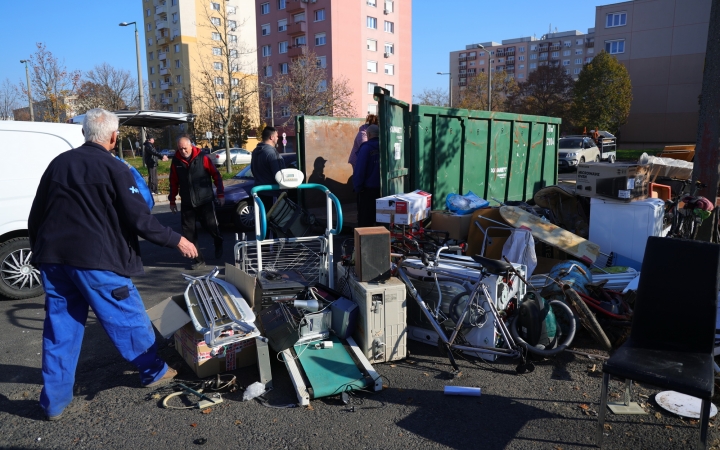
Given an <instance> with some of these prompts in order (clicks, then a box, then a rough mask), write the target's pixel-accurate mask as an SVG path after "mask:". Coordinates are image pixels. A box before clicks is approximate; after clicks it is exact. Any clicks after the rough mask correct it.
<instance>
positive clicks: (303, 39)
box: [294, 36, 307, 46]
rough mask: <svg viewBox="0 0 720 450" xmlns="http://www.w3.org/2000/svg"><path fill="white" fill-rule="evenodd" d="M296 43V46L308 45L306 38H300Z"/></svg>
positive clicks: (296, 39)
mask: <svg viewBox="0 0 720 450" xmlns="http://www.w3.org/2000/svg"><path fill="white" fill-rule="evenodd" d="M294 41H295V45H296V46H299V45H305V44H307V41H306V40H305V36H298V37H296V38H295V40H294Z"/></svg>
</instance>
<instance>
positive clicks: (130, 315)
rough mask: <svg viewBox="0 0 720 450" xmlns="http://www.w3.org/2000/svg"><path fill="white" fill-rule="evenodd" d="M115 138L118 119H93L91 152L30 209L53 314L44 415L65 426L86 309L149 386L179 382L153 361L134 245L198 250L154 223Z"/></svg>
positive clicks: (49, 183)
mask: <svg viewBox="0 0 720 450" xmlns="http://www.w3.org/2000/svg"><path fill="white" fill-rule="evenodd" d="M117 129H118V118H117V116H116V115H115V114H113V113H111V112H108V111H105V110H103V109H92V110H90V111H88V112H87V114H86V115H85V121H84V123H83V134H84V135H85V139H86V142H85V144H84V145H82V146H80V147H78V148H76V149H73V150H70V151H67V152H65V153H62V154H61V155H59V156H58V157H56V158H55V159H54V160H53V161H52V162H51V163H50V165H49V166H48V168H47V170H45V173H44V174H43V176H42V179H41V180H40V185H39V186H38V190H37V193H36V195H35V200H34V201H33V205H32V209H31V210H30V217H29V219H28V228H29V231H30V242H31V245H32V263H33V264H34V265H35V266H36V267H39V268H40V273H41V275H42V279H43V287H44V288H45V308H46V311H47V312H46V315H45V323H44V327H43V354H42V375H43V381H44V386H43V389H42V392H41V394H40V406H42V408H43V409H44V410H45V414H46V415H47V418H48V420H57V419H59V418H60V416H61V415H62V413H63V411H64V410H65V407H67V405H69V404H70V402H71V401H72V397H73V384H74V382H75V368H76V366H77V361H78V357H79V356H80V347H81V345H82V338H83V333H84V331H85V322H86V320H87V316H88V306H90V307H92V309H93V312H94V313H95V315H96V316H97V318H98V320H99V321H100V323H101V324H102V326H103V328H104V329H105V331H106V332H107V334H108V336H109V337H110V339H111V340H112V342H113V344H115V347H117V349H118V350H119V351H120V354H121V355H122V356H123V357H124V358H125V359H127V360H128V361H130V362H131V363H133V364H134V365H135V366H136V367H137V368H138V370H139V372H140V382H141V384H142V385H143V386H146V387H155V386H159V385H161V384H164V383H166V382H168V381H170V380H171V379H172V378H173V377H174V376H175V375H176V374H177V372H176V371H175V370H173V369H171V368H169V367H168V366H167V364H165V362H164V361H162V360H161V359H159V358H158V357H157V354H156V344H155V333H154V331H153V329H152V324H151V323H150V320H149V318H148V316H147V314H146V313H145V306H144V305H143V302H142V299H141V298H140V295H139V294H138V291H137V289H136V288H135V286H134V285H133V282H132V280H131V279H130V277H131V276H134V275H141V274H143V273H144V272H143V265H142V260H141V259H140V251H139V250H140V249H139V244H138V236H140V237H142V238H143V239H145V240H147V241H150V242H152V243H154V244H157V245H161V246H164V247H177V248H178V249H179V250H180V252H181V253H182V254H183V256H186V257H188V258H194V257H196V256H197V250H196V249H195V246H194V245H193V244H192V243H190V242H189V241H188V240H187V239H185V238H183V237H182V236H180V235H179V234H178V233H176V232H174V231H173V230H172V229H171V228H168V227H165V226H163V225H161V224H160V222H158V221H157V219H156V218H155V217H154V216H152V214H151V213H150V209H149V208H148V206H147V204H146V203H145V201H144V200H143V197H142V196H141V195H140V192H139V190H138V188H137V186H136V184H135V179H134V178H133V176H132V174H131V173H130V171H129V170H128V168H127V167H126V166H125V165H124V164H123V163H122V162H120V161H118V160H117V159H115V158H114V157H113V156H112V154H111V153H110V150H112V149H113V148H114V147H115V143H116V142H117V133H118V131H117Z"/></svg>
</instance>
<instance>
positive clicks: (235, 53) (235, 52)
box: [230, 49, 238, 58]
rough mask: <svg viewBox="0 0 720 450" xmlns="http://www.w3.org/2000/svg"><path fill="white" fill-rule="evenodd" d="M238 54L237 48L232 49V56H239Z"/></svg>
mask: <svg viewBox="0 0 720 450" xmlns="http://www.w3.org/2000/svg"><path fill="white" fill-rule="evenodd" d="M237 55H238V52H237V50H235V49H231V50H230V56H232V57H233V58H237Z"/></svg>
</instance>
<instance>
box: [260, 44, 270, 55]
mask: <svg viewBox="0 0 720 450" xmlns="http://www.w3.org/2000/svg"><path fill="white" fill-rule="evenodd" d="M262 55H263V56H270V55H272V48H271V47H270V45H263V46H262Z"/></svg>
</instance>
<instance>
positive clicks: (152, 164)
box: [143, 138, 167, 194]
mask: <svg viewBox="0 0 720 450" xmlns="http://www.w3.org/2000/svg"><path fill="white" fill-rule="evenodd" d="M154 144H155V139H154V138H149V139H148V140H147V141H145V144H143V161H145V167H147V170H148V187H149V188H150V192H152V193H153V194H157V193H158V177H157V166H158V160H163V161H167V156H165V155H163V154H162V153H160V152H158V151H157V150H155V145H154Z"/></svg>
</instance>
